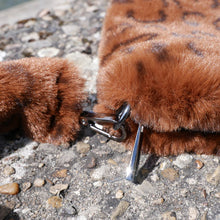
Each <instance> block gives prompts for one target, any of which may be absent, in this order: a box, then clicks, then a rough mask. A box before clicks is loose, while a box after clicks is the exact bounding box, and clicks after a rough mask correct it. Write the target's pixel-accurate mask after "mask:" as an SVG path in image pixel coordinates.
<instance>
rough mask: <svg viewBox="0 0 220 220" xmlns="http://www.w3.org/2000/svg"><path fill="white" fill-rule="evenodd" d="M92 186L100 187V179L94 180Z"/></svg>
mask: <svg viewBox="0 0 220 220" xmlns="http://www.w3.org/2000/svg"><path fill="white" fill-rule="evenodd" d="M93 186H95V187H101V186H102V182H101V181H96V182H94V183H93Z"/></svg>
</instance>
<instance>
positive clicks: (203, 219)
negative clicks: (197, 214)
mask: <svg viewBox="0 0 220 220" xmlns="http://www.w3.org/2000/svg"><path fill="white" fill-rule="evenodd" d="M201 220H207V212H205V213H204V214H203V215H202V216H201Z"/></svg>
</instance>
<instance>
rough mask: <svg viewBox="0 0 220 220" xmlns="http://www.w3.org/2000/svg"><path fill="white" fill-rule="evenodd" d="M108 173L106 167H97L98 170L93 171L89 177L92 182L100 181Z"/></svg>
mask: <svg viewBox="0 0 220 220" xmlns="http://www.w3.org/2000/svg"><path fill="white" fill-rule="evenodd" d="M108 171H109V169H108V167H107V166H102V167H99V168H97V169H95V170H94V172H93V173H92V175H91V177H92V178H93V179H94V180H102V179H103V178H104V177H105V175H106V174H107V173H108Z"/></svg>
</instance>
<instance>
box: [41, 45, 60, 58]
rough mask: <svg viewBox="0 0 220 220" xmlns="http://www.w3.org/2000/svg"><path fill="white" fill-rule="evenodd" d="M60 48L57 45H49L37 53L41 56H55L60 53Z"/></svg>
mask: <svg viewBox="0 0 220 220" xmlns="http://www.w3.org/2000/svg"><path fill="white" fill-rule="evenodd" d="M59 52H60V50H59V49H57V48H55V47H48V48H43V49H40V50H39V51H38V53H37V55H38V56H39V57H55V56H57V55H58V54H59Z"/></svg>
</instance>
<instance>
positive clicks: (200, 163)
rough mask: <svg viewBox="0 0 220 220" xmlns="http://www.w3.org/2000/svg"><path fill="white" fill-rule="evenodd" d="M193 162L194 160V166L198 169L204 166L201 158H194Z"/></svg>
mask: <svg viewBox="0 0 220 220" xmlns="http://www.w3.org/2000/svg"><path fill="white" fill-rule="evenodd" d="M195 162H196V168H197V169H198V170H200V169H201V168H202V167H203V166H204V163H203V162H202V161H201V160H196V161H195Z"/></svg>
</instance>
